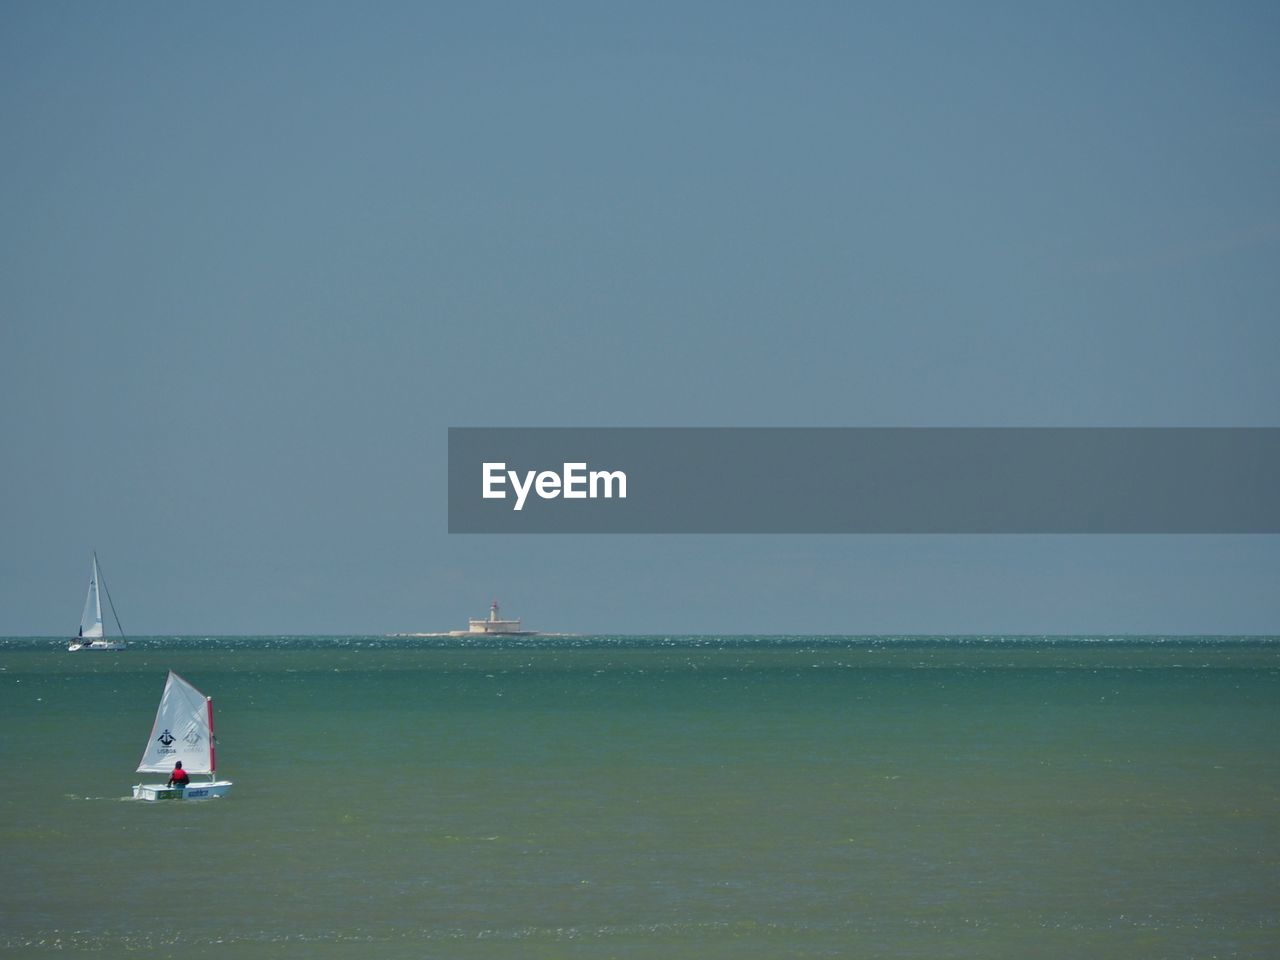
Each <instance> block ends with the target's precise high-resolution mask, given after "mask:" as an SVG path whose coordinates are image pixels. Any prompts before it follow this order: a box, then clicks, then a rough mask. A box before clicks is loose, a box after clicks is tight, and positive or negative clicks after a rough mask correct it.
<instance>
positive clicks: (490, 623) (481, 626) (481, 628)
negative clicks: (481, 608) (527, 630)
mask: <svg viewBox="0 0 1280 960" xmlns="http://www.w3.org/2000/svg"><path fill="white" fill-rule="evenodd" d="M467 623H468V626H469V629H468V631H467V632H468V633H523V632H524V631H522V630H521V629H520V621H519V620H503V619H502V618H501V617H499V616H498V601H497V600H495V601H493V603H492V605H491V606H490V607H489V619H488V620H468V621H467Z"/></svg>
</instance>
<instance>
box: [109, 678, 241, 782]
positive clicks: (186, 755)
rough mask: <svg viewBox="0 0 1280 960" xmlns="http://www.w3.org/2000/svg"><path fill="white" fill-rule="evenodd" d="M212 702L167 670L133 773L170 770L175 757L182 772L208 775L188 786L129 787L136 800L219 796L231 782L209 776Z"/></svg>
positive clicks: (211, 770)
mask: <svg viewBox="0 0 1280 960" xmlns="http://www.w3.org/2000/svg"><path fill="white" fill-rule="evenodd" d="M215 759H216V757H215V750H214V737H213V700H212V698H210V697H206V696H205V695H204V694H203V693H201V692H200V691H199V690H197V689H196V688H195V687H193V686H192V685H191V684H190V683H188V682H187V681H186V680H184V679H182V677H180V676H178V675H177V674H176V673H174V672H173V671H172V670H170V671H169V678H168V679H167V680H166V681H165V684H164V693H163V694H162V695H161V696H160V708H159V709H158V710H157V711H156V721H155V724H154V725H153V726H152V728H151V737H150V739H148V740H147V748H146V751H145V752H144V753H143V754H142V761H141V762H140V763H139V764H138V772H139V773H164V774H170V773H172V772H173V768H174V767H175V766H176V765H177V763H178V762H179V761H181V762H182V768H183V769H184V770H186V771H187V773H188V774H193V775H197V776H208V778H209V779H208V781H207V782H206V781H200V782H197V781H195V780H192V781H191V782H190V784H189V785H187V786H185V787H182V786H176V785H175V786H171V785H170V784H168V783H139V784H137V785H136V786H134V788H133V796H134V799H136V800H205V799H209V798H211V797H225V796H226V795H227V792H228V791H229V790H230V789H231V781H229V780H218V779H216V776H215V770H216V763H215Z"/></svg>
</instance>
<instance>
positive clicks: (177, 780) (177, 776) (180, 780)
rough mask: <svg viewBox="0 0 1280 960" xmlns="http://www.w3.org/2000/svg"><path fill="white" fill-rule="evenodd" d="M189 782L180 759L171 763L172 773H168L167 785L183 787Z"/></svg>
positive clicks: (189, 779)
mask: <svg viewBox="0 0 1280 960" xmlns="http://www.w3.org/2000/svg"><path fill="white" fill-rule="evenodd" d="M190 782H191V778H190V777H188V776H187V771H185V770H183V769H182V761H181V760H179V761H178V762H177V763H175V764H174V765H173V773H171V774H169V786H171V787H185V786H187V784H189V783H190Z"/></svg>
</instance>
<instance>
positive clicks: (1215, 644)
mask: <svg viewBox="0 0 1280 960" xmlns="http://www.w3.org/2000/svg"><path fill="white" fill-rule="evenodd" d="M169 669H173V670H176V671H177V672H179V673H181V674H182V675H183V676H185V677H186V678H187V679H188V680H190V681H191V682H193V683H194V684H196V686H198V687H200V688H201V689H202V690H203V691H204V692H205V693H207V694H210V695H211V696H213V697H214V701H215V707H216V711H217V716H216V719H217V729H218V740H219V767H220V769H219V773H220V774H224V775H225V776H226V777H228V778H229V779H231V780H233V781H234V782H235V787H234V788H233V790H232V793H231V795H230V796H229V797H227V798H226V799H223V800H216V801H210V802H205V803H196V802H187V803H158V804H146V803H141V802H136V801H133V800H131V799H126V798H128V797H129V795H130V786H131V785H132V784H133V783H135V782H138V781H139V780H140V779H141V777H140V776H139V775H136V774H134V773H133V770H134V767H135V766H136V765H137V762H138V758H139V756H140V755H141V753H142V750H143V747H144V745H145V740H146V737H147V735H148V733H149V731H150V728H151V721H152V717H153V715H154V712H155V707H156V703H157V701H158V699H159V696H160V692H161V689H162V687H163V684H164V678H165V674H166V671H167V670H169ZM1278 734H1280V640H1277V639H1274V638H1270V639H1268V638H1208V637H1205V638H1178V639H1171V638H1166V639H1160V638H1121V639H1105V638H1099V639H1095V640H1088V639H1085V638H1070V639H1064V638H972V637H971V638H839V637H827V638H813V637H792V638H786V637H781V638H746V637H720V638H705V637H704V638H697V637H683V638H680V637H668V638H661V637H649V638H618V637H583V638H554V639H553V638H529V639H525V638H521V639H519V640H508V641H505V642H495V641H486V642H483V643H482V645H479V646H477V645H474V644H473V643H472V642H470V641H461V640H445V639H438V640H421V639H417V640H415V639H396V638H381V637H341V638H266V637H263V638H147V639H144V640H141V641H138V642H136V643H135V644H134V646H133V647H132V649H130V650H128V651H126V652H124V653H119V654H104V653H93V654H67V653H66V652H65V642H64V641H54V640H47V639H46V640H41V639H11V640H0V770H2V771H3V778H4V789H3V791H0V952H4V953H9V954H13V955H27V956H46V955H48V956H53V955H58V956H65V955H68V954H77V953H94V954H95V955H99V956H102V955H107V956H127V955H139V956H141V955H146V956H157V957H168V956H172V957H188V958H190V957H220V958H240V957H263V956H271V957H308V958H310V957H315V958H321V960H323V958H347V957H351V958H362V960H372V958H383V957H442V958H444V957H458V958H587V957H591V958H597V957H599V958H609V957H617V958H664V960H667V958H681V957H690V958H725V960H728V958H733V960H743V958H746V960H750V958H776V957H887V958H899V957H901V958H908V957H910V958H917V957H918V958H947V957H957V958H959V957H963V958H984V960H985V958H1000V957H1009V958H1014V957H1017V958H1026V957H1047V958H1073V960H1074V958H1083V957H1118V958H1145V957H1151V958H1157V957H1169V958H1213V957H1217V958H1228V957H1250V958H1254V957H1257V958H1262V957H1275V956H1278V955H1280V924H1278V921H1277V904H1280V750H1278V749H1277V740H1278V737H1277V735H1278Z"/></svg>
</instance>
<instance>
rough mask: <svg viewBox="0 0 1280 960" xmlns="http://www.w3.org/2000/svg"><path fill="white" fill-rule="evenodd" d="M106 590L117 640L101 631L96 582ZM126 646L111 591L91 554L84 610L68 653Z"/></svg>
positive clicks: (100, 614)
mask: <svg viewBox="0 0 1280 960" xmlns="http://www.w3.org/2000/svg"><path fill="white" fill-rule="evenodd" d="M99 583H101V584H102V589H103V590H104V591H106V594H107V603H108V604H109V605H110V606H111V615H112V616H113V617H115V618H116V629H118V630H119V631H120V639H119V640H108V639H107V638H106V635H105V634H104V633H103V632H102V597H101V596H100V595H99V594H98V584H99ZM127 646H128V643H127V641H126V640H125V638H124V628H122V627H121V626H120V618H119V617H118V616H116V605H115V604H114V603H112V602H111V591H110V590H107V584H106V581H104V580H102V578H101V577H100V576H99V575H98V554H97V552H96V551H95V552H94V554H93V568H92V570H91V571H90V573H89V593H88V594H87V595H86V596H85V598H84V612H83V613H82V614H80V634H79V636H77V637H76V638H75V639H74V640H72V641H71V643H70V644H69V645H68V646H67V652H68V653H75V652H76V651H77V650H124V649H126V648H127Z"/></svg>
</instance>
